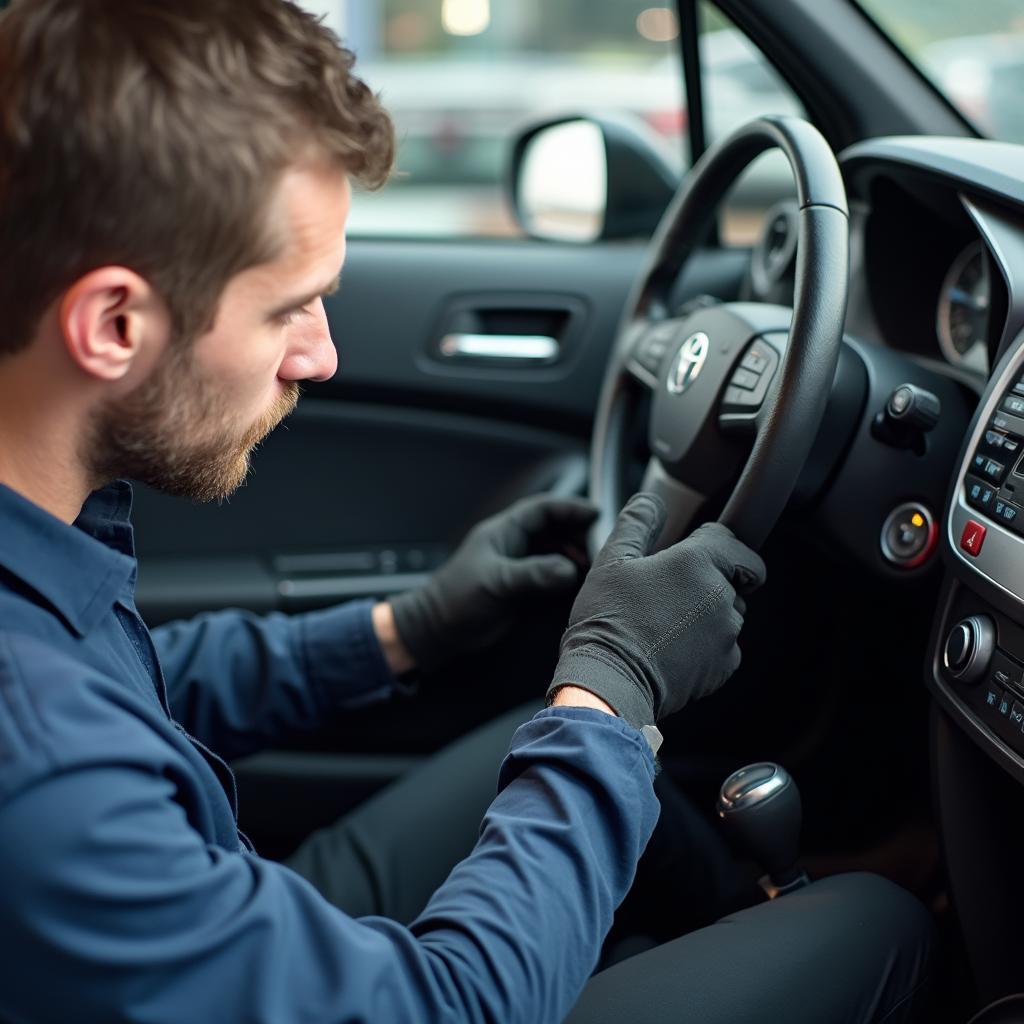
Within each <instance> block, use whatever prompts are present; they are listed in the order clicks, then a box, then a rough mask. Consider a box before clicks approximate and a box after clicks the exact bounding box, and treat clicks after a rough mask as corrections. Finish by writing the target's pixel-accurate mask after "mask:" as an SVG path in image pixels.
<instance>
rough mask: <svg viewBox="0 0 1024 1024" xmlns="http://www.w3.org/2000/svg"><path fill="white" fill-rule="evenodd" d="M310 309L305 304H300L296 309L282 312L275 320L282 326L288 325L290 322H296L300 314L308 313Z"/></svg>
mask: <svg viewBox="0 0 1024 1024" xmlns="http://www.w3.org/2000/svg"><path fill="white" fill-rule="evenodd" d="M308 313H309V310H308V309H306V307H305V306H298V307H296V308H295V309H290V310H288V312H287V313H282V314H281V315H280V316H278V317H275V320H276V322H277V324H278V326H280V327H287V326H288V325H289V324H293V323H295V321H296V320H298V319H299V317H300V316H304V315H308Z"/></svg>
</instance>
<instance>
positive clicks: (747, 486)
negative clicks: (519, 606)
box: [590, 115, 849, 548]
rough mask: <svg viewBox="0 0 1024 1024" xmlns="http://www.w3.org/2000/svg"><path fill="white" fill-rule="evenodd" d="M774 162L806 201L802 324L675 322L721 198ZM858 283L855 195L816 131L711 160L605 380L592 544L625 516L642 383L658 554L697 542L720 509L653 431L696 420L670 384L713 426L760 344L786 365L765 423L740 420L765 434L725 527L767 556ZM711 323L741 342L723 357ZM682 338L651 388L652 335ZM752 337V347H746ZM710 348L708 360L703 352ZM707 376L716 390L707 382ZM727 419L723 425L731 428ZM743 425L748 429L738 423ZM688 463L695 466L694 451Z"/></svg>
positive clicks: (743, 141) (730, 310) (751, 140)
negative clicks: (748, 173)
mask: <svg viewBox="0 0 1024 1024" xmlns="http://www.w3.org/2000/svg"><path fill="white" fill-rule="evenodd" d="M773 148H778V149H780V150H782V152H783V153H784V154H785V156H786V158H787V160H788V161H789V165H790V168H791V170H792V172H793V177H794V180H795V183H796V189H797V204H798V209H799V212H798V242H797V253H796V287H795V294H794V304H793V309H792V315H791V319H790V317H789V311H788V310H784V309H782V308H781V307H767V306H764V307H761V306H759V305H758V304H741V303H729V304H723V305H721V306H715V307H711V308H710V309H701V310H698V311H697V312H696V313H694V314H692V315H691V316H689V317H684V318H682V319H680V320H678V321H674V320H673V319H672V317H671V316H670V313H671V310H670V307H669V302H670V296H671V290H672V288H673V286H674V284H675V282H676V281H677V280H678V279H679V275H680V273H681V272H682V269H683V267H684V265H685V264H686V262H687V260H688V259H689V258H690V256H691V255H692V253H693V251H694V249H695V247H696V243H697V242H698V241H700V240H701V239H703V238H704V237H705V233H706V231H707V229H708V227H709V226H710V223H711V220H712V218H713V217H714V216H716V214H717V211H718V207H719V204H720V202H721V200H722V198H723V197H724V196H725V194H726V192H727V191H728V190H729V188H730V187H731V186H732V184H733V183H734V182H735V180H736V178H737V177H738V176H739V174H740V173H741V172H742V171H743V170H744V169H745V168H746V167H747V166H749V164H750V163H751V162H752V161H753V160H754V159H755V158H756V157H758V156H759V155H760V154H761V153H763V152H765V151H766V150H768V149H773ZM848 277H849V214H848V209H847V204H846V192H845V189H844V186H843V181H842V176H841V174H840V171H839V166H838V164H837V163H836V159H835V156H834V155H833V153H832V151H831V149H830V148H829V146H828V143H827V142H826V141H825V139H824V138H823V137H822V135H821V134H820V132H818V130H817V129H816V128H815V127H814V126H813V125H811V124H809V123H808V122H807V121H804V120H802V119H800V118H796V117H788V116H781V115H780V116H768V117H762V118H758V119H757V120H755V121H752V122H750V123H748V124H746V125H744V126H743V127H741V128H739V129H738V130H737V131H736V132H734V133H733V134H732V135H731V136H729V137H728V138H727V139H725V140H723V141H722V142H720V143H719V144H718V145H716V146H714V147H713V148H711V149H709V150H708V151H707V152H706V153H705V154H704V155H703V157H702V158H701V159H700V160H699V161H698V162H697V163H696V164H695V165H694V167H693V169H692V170H691V172H690V174H689V175H687V177H686V179H685V180H684V182H683V185H682V187H681V188H680V190H679V192H678V193H677V194H676V197H675V198H674V199H673V200H672V202H671V203H670V204H669V207H668V209H667V210H666V211H665V214H664V216H663V218H662V221H661V223H660V224H659V226H658V229H657V231H656V232H655V234H654V236H653V238H652V239H651V244H650V248H649V255H648V257H647V260H646V262H645V265H644V267H643V269H642V271H641V272H640V274H639V275H638V277H637V280H636V282H635V284H634V286H633V289H632V291H631V293H630V296H629V299H628V300H627V303H626V306H625V309H624V312H623V317H622V320H621V322H620V325H619V330H618V334H617V336H616V340H615V343H614V345H613V347H612V350H611V355H610V357H609V361H608V364H607V366H606V370H605V377H604V381H603V384H602V387H601V393H600V398H599V401H598V409H597V414H596V417H595V421H594V430H593V434H592V438H591V460H590V497H591V499H592V500H593V501H594V502H595V503H596V504H597V506H598V508H599V509H600V516H599V518H598V521H597V524H596V525H595V531H594V537H593V539H594V540H595V541H603V539H604V538H605V537H607V535H608V533H609V532H610V531H611V528H612V525H613V523H614V520H615V516H616V515H617V513H618V510H619V509H620V508H621V507H622V505H623V504H624V502H625V498H626V495H625V492H624V488H623V486H622V478H623V465H624V460H625V458H626V456H625V455H624V454H623V435H624V428H625V425H626V423H627V422H628V421H629V418H630V413H631V410H632V409H634V408H635V402H636V401H637V400H638V399H637V394H636V391H637V388H636V385H637V384H638V382H639V383H640V384H642V385H645V386H647V387H648V388H649V389H650V390H651V392H652V393H653V395H654V403H653V405H652V416H651V422H650V423H649V432H650V435H651V436H650V439H649V440H650V446H651V451H652V455H651V461H650V462H649V464H648V468H647V472H646V474H645V477H644V483H643V485H642V489H644V490H654V491H655V492H657V493H659V494H660V496H661V497H662V498H663V500H665V502H666V505H667V506H668V510H669V517H668V522H667V523H666V526H665V529H664V530H663V532H662V536H661V538H660V539H659V542H658V546H659V547H664V546H666V545H667V544H670V543H673V542H674V541H675V540H677V539H678V538H679V537H680V536H682V535H683V534H684V532H686V530H687V528H688V527H689V525H690V523H691V522H692V521H693V519H694V518H695V517H696V515H697V514H698V513H699V511H700V509H701V507H703V504H704V502H705V501H706V499H707V497H708V496H709V495H708V494H705V493H704V491H703V490H702V489H700V488H698V487H694V486H691V484H690V482H689V481H687V479H685V476H684V475H683V471H684V467H685V459H684V460H683V461H682V462H681V461H680V460H675V461H674V462H666V460H665V458H663V457H662V456H661V455H659V454H658V451H659V450H661V451H662V454H664V449H666V448H671V447H672V445H673V444H674V443H675V442H674V440H673V439H672V438H669V439H668V440H667V441H666V440H665V439H664V438H662V437H659V436H657V435H656V434H655V429H656V424H655V420H656V419H658V418H659V416H660V419H661V420H667V421H671V420H672V419H673V417H675V418H676V419H677V420H678V419H679V417H680V415H682V416H683V417H684V419H685V418H686V415H687V414H686V413H681V412H680V410H682V409H683V405H682V404H680V405H676V406H673V405H672V404H671V401H670V399H669V398H666V392H667V391H668V385H669V377H670V374H674V378H673V382H674V383H676V384H679V383H680V381H682V385H681V386H682V392H680V393H678V394H676V395H674V396H672V400H674V401H676V402H679V403H685V402H686V401H687V400H688V398H687V393H683V392H686V389H687V387H688V386H689V384H690V383H693V385H694V386H693V387H692V388H691V389H690V392H689V393H691V394H693V395H697V393H698V392H703V394H701V395H700V396H699V398H696V397H695V398H691V399H689V400H690V401H691V402H693V403H694V410H693V412H695V413H696V418H697V419H698V420H699V419H700V412H701V409H702V408H703V405H702V404H701V403H703V404H706V405H707V406H708V410H709V415H710V410H712V409H714V410H718V409H720V408H722V406H721V399H722V396H723V395H724V394H725V393H726V392H724V391H723V387H725V386H726V385H725V384H724V382H725V381H730V383H731V382H732V381H733V380H734V379H735V376H734V375H735V373H736V370H737V368H738V367H739V364H740V362H741V361H743V362H745V361H746V360H745V358H744V356H743V352H744V351H747V352H752V351H753V350H752V348H751V344H752V343H753V342H757V341H758V340H760V341H762V342H763V345H762V348H763V346H764V345H767V354H768V356H769V357H771V356H772V353H773V352H774V353H776V354H777V355H778V357H779V358H778V365H777V367H776V368H774V369H773V370H772V375H771V380H770V383H769V384H768V385H767V392H766V393H765V394H764V396H763V398H762V404H761V405H760V406H759V408H758V411H757V414H756V415H752V416H748V417H745V418H743V419H744V423H747V421H749V423H750V424H751V425H753V427H754V428H755V429H754V434H755V437H754V443H753V446H752V447H751V449H750V452H749V455H747V456H746V457H745V459H742V460H740V461H742V470H741V472H740V473H739V477H738V479H737V480H736V481H735V484H734V485H733V487H732V492H731V494H730V496H729V498H728V500H727V501H726V503H725V506H724V508H723V511H722V513H721V515H720V516H719V521H720V522H722V523H724V524H725V525H727V526H728V527H729V528H730V529H732V530H733V532H734V533H735V534H736V535H737V536H738V537H739V538H740V539H741V540H742V541H744V542H745V543H746V544H748V545H750V546H751V547H753V548H758V547H760V546H761V544H762V543H763V542H764V540H765V538H766V537H767V536H768V534H769V532H770V531H771V529H772V527H773V526H774V525H775V523H776V521H777V520H778V517H779V515H780V514H781V513H782V510H783V508H784V507H785V505H786V503H787V501H788V500H789V497H790V495H791V494H792V491H793V488H794V487H795V485H796V482H797V479H798V477H799V474H800V470H801V469H802V467H803V465H804V463H805V461H806V459H807V456H808V454H809V453H810V450H811V446H812V444H813V442H814V438H815V436H816V434H817V432H818V429H819V427H820V425H821V421H822V417H823V416H824V412H825V407H826V405H827V402H828V397H829V393H830V389H831V385H832V380H833V378H834V376H835V372H836V365H837V362H838V359H839V346H840V341H841V339H842V331H843V322H844V319H845V315H846V300H847V286H848ZM713 311H719V313H724V314H728V315H729V316H731V317H733V319H734V320H735V321H736V323H735V324H732V323H731V322H729V321H723V320H722V318H721V316H717V320H716V316H713V315H712V313H713ZM710 323H717V329H719V330H722V331H724V334H725V335H729V336H730V337H729V340H728V342H727V343H725V342H723V343H722V344H721V345H716V343H715V342H714V341H713V340H712V335H710V334H708V333H707V332H705V331H704V330H703V329H702V325H705V324H710ZM673 324H675V325H676V326H677V327H678V331H677V336H676V337H675V339H674V341H673V342H672V343H671V344H669V345H668V346H667V348H666V350H665V353H664V355H663V356H662V357H661V358H660V361H659V362H658V365H657V372H653V370H651V369H648V370H647V372H646V375H645V374H644V373H642V372H641V369H642V365H641V364H640V363H638V359H639V358H640V357H639V356H638V355H637V353H638V352H641V351H642V349H641V346H643V345H644V344H648V345H649V344H651V343H650V337H651V334H652V332H653V330H654V329H655V328H659V329H660V330H661V333H662V335H664V336H667V331H668V329H669V328H670V327H671V326H672V325H673ZM747 327H749V328H750V332H751V333H750V334H749V336H747V337H746V338H745V339H743V340H742V341H740V340H738V339H740V338H741V337H742V335H743V334H744V333H745V331H746V328H747ZM780 333H782V334H785V336H786V337H785V341H782V340H781V338H779V337H778V335H779V334H780ZM698 334H704V335H705V341H704V342H703V343H701V342H697V343H696V344H695V345H690V342H691V341H692V339H693V337H694V336H695V335H698ZM645 339H646V340H645ZM684 339H685V340H684ZM702 344H703V346H704V349H705V352H704V356H700V353H699V351H697V350H699V349H700V347H701V345H702ZM688 345H689V348H688V349H687V352H686V353H683V348H684V346H688ZM780 347H781V352H778V349H779V348H780ZM651 351H654V352H656V351H657V350H656V349H653V348H652V349H651ZM694 351H697V356H699V357H700V358H699V361H700V365H699V366H697V371H696V372H694V373H693V374H692V381H688V380H684V379H683V378H684V377H688V375H689V369H688V368H689V362H696V361H697V356H694V354H693V352H694ZM761 354H765V353H764V352H762V353H761ZM705 357H707V358H705ZM769 361H770V359H769ZM684 362H685V363H686V368H687V372H686V374H684V373H683V364H684ZM709 364H714V365H713V367H712V372H710V373H706V372H705V371H704V369H703V368H704V367H707V366H708V365H709ZM651 366H652V364H651V363H650V362H649V361H648V367H651ZM698 374H700V377H701V378H705V379H704V380H703V382H702V380H701V379H699V378H698ZM730 390H732V391H734V390H735V389H734V388H731V389H730ZM719 416H720V418H721V419H722V420H724V419H725V417H724V415H723V414H721V413H719ZM692 418H694V417H693V415H690V419H692ZM733 419H734V420H737V421H738V420H739V419H740V417H737V416H734V417H733ZM669 426H671V422H669ZM689 426H690V425H689V424H688V427H689ZM699 427H700V429H699V430H696V431H695V432H694V433H693V437H691V438H688V439H687V443H690V444H692V442H693V441H697V440H700V439H701V438H702V437H703V438H705V439H707V438H709V437H711V436H712V435H711V434H710V433H709V432H708V429H707V428H708V427H709V421H708V417H707V416H705V417H704V420H703V421H702V422H701V423H700V424H699ZM684 454H685V455H689V454H690V450H689V448H687V449H686V452H685V453H684ZM690 464H691V465H692V459H691V460H690Z"/></svg>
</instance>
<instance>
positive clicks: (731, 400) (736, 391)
mask: <svg viewBox="0 0 1024 1024" xmlns="http://www.w3.org/2000/svg"><path fill="white" fill-rule="evenodd" d="M725 404H726V405H735V406H741V407H744V408H747V409H756V408H757V406H758V405H759V404H760V403H759V402H758V401H757V398H756V397H755V396H754V393H753V392H752V391H747V390H746V389H745V388H741V387H728V388H726V389H725Z"/></svg>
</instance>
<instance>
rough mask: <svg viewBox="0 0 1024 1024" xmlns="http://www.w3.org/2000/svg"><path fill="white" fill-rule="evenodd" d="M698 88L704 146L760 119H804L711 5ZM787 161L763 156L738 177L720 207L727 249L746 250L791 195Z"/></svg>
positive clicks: (705, 11)
mask: <svg viewBox="0 0 1024 1024" xmlns="http://www.w3.org/2000/svg"><path fill="white" fill-rule="evenodd" d="M699 25H700V33H701V37H700V58H701V86H702V91H703V93H704V110H705V125H706V133H707V141H708V144H709V145H710V144H713V143H715V142H716V141H718V140H719V139H722V138H725V137H726V136H727V135H728V134H729V133H730V132H733V131H735V130H736V129H737V128H739V127H740V125H742V124H745V123H746V122H747V121H751V120H753V119H754V118H756V117H761V116H763V115H765V114H792V115H796V116H798V117H806V116H807V115H806V113H805V111H804V108H803V106H802V105H801V103H800V101H799V100H798V99H797V97H796V95H795V94H794V93H793V90H792V89H791V88H790V87H789V85H788V84H787V83H786V82H785V80H784V79H783V78H782V77H781V76H780V75H779V73H778V72H777V71H776V70H775V68H774V67H773V66H772V65H771V63H770V62H769V61H768V58H767V57H765V55H764V54H763V53H762V52H761V51H760V50H759V49H758V48H757V47H756V46H755V45H754V44H753V43H752V42H751V41H750V39H749V38H748V37H747V36H746V35H745V34H744V33H743V32H741V31H740V30H739V29H738V28H736V26H735V25H734V24H733V23H732V22H731V21H730V20H729V19H728V18H727V17H725V15H724V14H722V13H721V12H720V11H719V10H718V9H717V8H716V7H715V6H714V5H713V4H711V3H702V4H701V5H700V7H699ZM795 191H796V189H795V186H794V184H793V176H792V173H791V172H790V169H789V164H788V163H787V162H786V158H785V157H784V156H783V155H782V154H781V153H780V152H778V151H777V150H776V151H772V152H768V153H765V154H764V155H763V156H761V157H759V158H758V159H757V160H755V161H754V163H753V164H751V166H750V167H749V168H748V169H747V171H746V172H745V173H744V174H742V175H741V176H740V179H739V181H738V182H737V183H736V186H735V187H734V188H733V190H732V192H731V194H730V195H729V196H728V197H727V199H726V201H725V202H724V203H723V205H722V214H721V218H720V223H719V230H720V234H721V239H722V241H723V242H724V243H725V244H727V245H750V244H752V243H753V242H754V241H755V239H756V238H757V237H758V236H759V235H760V233H761V230H762V226H763V224H764V222H765V218H766V216H767V213H768V211H769V210H771V208H772V207H774V206H775V204H776V203H779V202H781V201H783V200H785V199H788V198H790V197H792V196H793V195H794V194H795Z"/></svg>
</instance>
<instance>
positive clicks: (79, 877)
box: [0, 709, 658, 1024]
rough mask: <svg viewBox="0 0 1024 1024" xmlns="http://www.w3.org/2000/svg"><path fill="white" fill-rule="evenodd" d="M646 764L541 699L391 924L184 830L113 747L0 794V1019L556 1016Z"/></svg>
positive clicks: (609, 732)
mask: <svg viewBox="0 0 1024 1024" xmlns="http://www.w3.org/2000/svg"><path fill="white" fill-rule="evenodd" d="M653 775H654V764H653V760H652V758H651V755H650V752H649V750H647V749H646V744H645V743H644V742H643V740H642V738H641V737H640V735H639V734H638V733H637V732H636V731H635V730H633V729H632V728H631V727H630V726H628V725H626V724H625V723H623V722H621V721H620V720H618V719H615V718H612V717H611V716H608V715H603V714H601V713H600V712H597V711H591V710H588V709H549V710H547V711H543V712H541V713H540V714H539V715H538V716H537V717H536V718H534V719H533V720H532V721H530V722H528V723H526V724H525V725H524V726H522V727H521V728H520V729H519V730H518V731H517V733H516V735H515V737H514V739H513V742H512V748H511V751H510V753H509V755H508V757H507V759H506V761H505V763H504V765H503V767H502V771H501V779H500V787H501V788H500V792H499V794H498V796H497V797H496V799H495V801H494V803H493V804H492V806H491V808H490V809H489V811H488V812H487V815H486V818H485V820H484V823H483V826H482V830H481V834H480V839H479V842H478V844H477V846H476V847H475V849H474V850H473V852H472V854H471V855H470V856H469V857H468V858H467V859H466V860H465V861H463V862H462V863H461V864H460V865H458V866H457V868H456V869H455V871H454V872H453V873H452V875H451V877H450V878H449V880H448V881H447V882H446V883H445V884H444V885H443V886H442V887H441V888H440V889H439V890H438V892H437V893H436V894H435V896H434V897H433V899H432V900H431V901H430V903H429V904H428V906H427V908H426V909H425V911H424V913H423V914H422V915H421V916H420V918H419V919H418V920H417V921H415V922H414V923H413V924H412V925H411V926H409V927H404V926H401V925H399V924H397V923H395V922H392V921H387V920H384V919H379V918H363V919H360V920H354V919H352V918H349V917H347V916H345V915H344V914H343V913H342V912H341V911H339V910H337V909H335V908H334V907H332V906H331V905H329V904H328V903H327V902H325V901H324V900H323V899H322V898H321V897H320V896H319V895H318V893H317V892H316V891H315V890H314V889H313V888H312V887H311V886H310V885H309V884H308V883H307V882H305V881H304V880H303V879H301V878H300V877H299V876H298V875H296V874H294V873H293V872H291V871H290V870H289V869H287V868H286V867H283V866H281V865H279V864H275V863H272V862H268V861H264V860H261V859H260V858H258V857H256V856H254V855H250V854H246V853H234V852H227V851H225V850H223V849H220V848H218V847H214V846H210V845H208V844H206V843H204V842H203V840H202V837H201V836H200V835H199V834H198V833H197V832H196V831H195V830H194V829H193V828H191V827H190V825H189V824H188V822H187V820H186V817H185V815H184V813H183V811H182V809H181V807H180V806H179V805H178V804H177V803H176V802H175V794H174V784H173V782H172V781H170V780H169V779H168V778H167V777H166V776H165V775H164V774H161V773H160V772H159V771H152V772H149V771H146V770H145V768H144V766H143V765H140V764H134V765H122V764H119V763H118V759H117V757H116V752H114V751H112V752H111V757H110V761H109V763H107V764H98V763H93V764H90V765H87V766H83V767H82V768H81V769H80V770H65V771H61V772H57V773H54V774H51V775H49V776H47V777H45V778H43V779H40V780H39V781H37V782H36V783H35V784H34V785H33V786H31V787H30V788H28V789H25V790H23V791H21V792H20V793H18V794H17V795H16V796H14V797H13V798H11V799H9V800H7V801H6V802H5V803H4V804H3V805H0V877H3V879H4V889H5V896H4V899H3V900H2V901H0V935H2V936H3V939H4V948H5V971H4V983H3V984H2V985H0V1018H3V1019H9V1020H32V1021H33V1022H35V1024H48V1022H60V1024H64V1022H65V1021H67V1020H68V1019H69V1009H68V1008H69V1006H73V1008H74V1009H73V1012H72V1013H71V1016H72V1017H73V1018H74V1019H75V1020H76V1021H77V1022H80V1024H89V1022H92V1021H96V1022H99V1021H102V1022H104V1024H110V1022H114V1021H132V1022H141V1021H146V1022H152V1024H158V1022H169V1024H170V1022H173V1024H180V1022H181V1021H183V1020H189V1021H193V1022H197V1024H198V1022H203V1021H216V1022H218V1024H235V1022H238V1024H241V1022H243V1021H245V1022H247V1024H288V1022H291V1021H295V1022H298V1021H303V1022H307V1024H316V1022H323V1024H328V1022H336V1021H341V1020H347V1021H349V1020H350V1021H388V1022H396V1024H397V1022H401V1021H424V1020H430V1021H452V1022H455V1021H484V1020H501V1021H506V1022H510V1024H511V1022H516V1021H523V1022H529V1024H543V1022H546V1021H552V1022H553V1021H557V1020H561V1019H562V1017H564V1015H565V1014H566V1013H567V1012H568V1010H569V1009H570V1008H571V1006H572V1005H573V1003H574V1002H575V1000H576V998H577V997H578V995H579V992H580V990H581V989H582V986H583V984H584V983H585V981H586V979H587V977H588V975H589V974H590V972H591V970H592V969H593V967H594V965H595V963H596V961H597V956H598V952H599V949H600V945H601V942H602V940H603V937H604V935H605V933H606V932H607V930H608V928H609V927H610V924H611V918H612V912H613V910H614V908H615V906H616V905H617V904H618V903H619V902H620V900H621V899H622V897H623V896H624V894H625V892H626V890H627V889H628V887H629V885H630V884H631V882H632V878H633V873H634V870H635V865H636V861H637V859H638V857H639V855H640V853H641V852H642V850H643V848H644V846H645V845H646V843H647V840H648V838H649V836H650V833H651V830H652V829H653V827H654V823H655V820H656V817H657V810H658V805H657V801H656V799H655V797H654V793H653V787H652V780H653Z"/></svg>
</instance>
